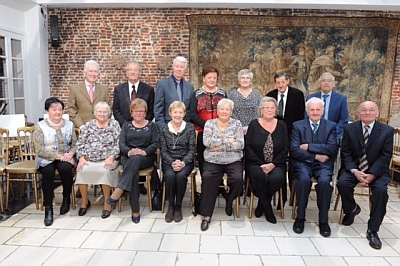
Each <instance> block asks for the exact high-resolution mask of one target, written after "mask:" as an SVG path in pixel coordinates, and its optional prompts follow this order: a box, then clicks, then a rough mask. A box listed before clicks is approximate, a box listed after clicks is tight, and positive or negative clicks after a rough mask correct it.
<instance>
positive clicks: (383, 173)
mask: <svg viewBox="0 0 400 266" xmlns="http://www.w3.org/2000/svg"><path fill="white" fill-rule="evenodd" d="M358 111H359V116H360V121H357V122H354V123H351V124H348V125H346V126H345V127H344V134H343V139H342V145H341V155H342V162H343V164H342V167H341V169H340V172H339V180H338V183H337V188H338V190H339V193H340V195H341V197H342V206H343V211H344V213H345V216H344V218H343V222H342V223H343V225H347V226H348V225H351V224H352V223H353V222H354V217H355V216H356V215H357V214H359V213H360V211H361V208H360V206H358V205H357V204H356V202H355V200H354V187H355V186H356V185H357V184H358V183H361V184H363V185H365V186H366V187H369V188H370V189H371V190H372V195H371V197H370V200H371V210H370V218H369V220H368V229H367V239H368V240H369V245H370V246H371V247H372V248H374V249H380V248H381V247H382V243H381V241H380V239H379V236H378V231H379V227H380V225H381V223H382V221H383V218H384V217H385V214H386V205H387V202H388V198H389V196H388V193H387V186H388V184H389V182H390V170H389V165H390V160H391V158H392V152H393V134H394V129H393V128H392V127H391V126H388V125H386V124H383V123H380V122H378V121H376V120H375V119H376V118H377V117H378V116H379V109H378V106H377V105H376V104H375V103H373V102H370V101H366V102H363V103H361V104H360V106H359V108H358ZM366 126H367V127H366ZM365 142H366V144H365ZM364 154H365V155H366V158H365V156H363V155H364ZM363 157H364V158H363ZM364 159H366V160H364Z"/></svg>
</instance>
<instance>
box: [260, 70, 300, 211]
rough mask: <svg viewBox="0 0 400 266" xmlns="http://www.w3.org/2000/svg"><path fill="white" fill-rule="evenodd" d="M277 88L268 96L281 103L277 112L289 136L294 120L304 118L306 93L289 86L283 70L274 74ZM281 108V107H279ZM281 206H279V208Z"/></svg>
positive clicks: (290, 175)
mask: <svg viewBox="0 0 400 266" xmlns="http://www.w3.org/2000/svg"><path fill="white" fill-rule="evenodd" d="M274 80H275V85H276V89H275V90H272V91H270V92H268V93H267V95H266V96H269V97H272V98H275V99H276V101H277V102H278V107H279V105H280V104H281V109H282V111H281V113H279V110H278V112H277V118H278V119H280V120H283V121H284V122H285V124H286V127H287V130H288V136H289V138H290V135H291V133H292V124H293V122H296V121H299V120H302V119H304V109H305V104H304V94H303V92H302V91H301V90H299V89H296V88H292V87H289V86H288V85H289V82H290V80H289V76H288V75H287V74H286V73H284V72H282V73H277V74H275V76H274ZM278 109H279V108H278ZM288 166H289V169H288V178H289V187H290V189H291V188H292V180H293V163H292V159H291V158H290V157H289V165H288ZM286 199H287V183H286V180H285V185H284V186H283V201H284V202H286ZM279 208H280V206H278V209H279Z"/></svg>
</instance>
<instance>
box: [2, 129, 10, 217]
mask: <svg viewBox="0 0 400 266" xmlns="http://www.w3.org/2000/svg"><path fill="white" fill-rule="evenodd" d="M9 135H10V132H9V131H8V129H5V128H0V176H1V180H0V211H1V212H4V204H3V202H4V201H3V193H4V191H3V182H4V179H3V177H4V176H5V173H6V166H7V165H8V155H9V154H8V152H9V151H8V150H9Z"/></svg>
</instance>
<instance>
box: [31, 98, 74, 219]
mask: <svg viewBox="0 0 400 266" xmlns="http://www.w3.org/2000/svg"><path fill="white" fill-rule="evenodd" d="M44 109H45V110H46V111H47V113H48V115H49V117H48V118H46V119H44V120H42V121H40V122H39V123H37V124H36V125H35V130H34V132H33V141H34V145H35V151H36V168H37V169H38V171H39V172H40V173H41V174H42V189H43V197H44V206H45V211H44V213H45V217H44V224H45V225H46V226H50V225H52V224H53V196H54V178H55V173H56V171H57V172H58V174H59V175H60V178H61V183H62V186H63V201H62V204H61V207H60V214H66V213H67V212H68V211H69V207H70V204H71V198H70V194H71V189H72V183H73V173H72V170H73V167H74V163H75V161H74V154H75V143H76V135H75V131H74V124H73V123H72V122H70V121H68V120H65V119H63V118H62V115H63V110H64V103H63V102H62V101H61V100H59V99H58V98H56V97H50V98H48V99H47V100H46V101H45V103H44Z"/></svg>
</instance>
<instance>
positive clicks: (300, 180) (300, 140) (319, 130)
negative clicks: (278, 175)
mask: <svg viewBox="0 0 400 266" xmlns="http://www.w3.org/2000/svg"><path fill="white" fill-rule="evenodd" d="M306 110H307V114H308V117H309V118H306V119H303V120H301V121H297V122H294V123H293V129H292V136H291V139H290V156H292V158H293V159H294V160H295V162H294V166H293V174H294V176H295V177H296V183H295V187H294V189H295V191H296V199H297V203H298V205H297V217H296V220H295V222H294V224H293V231H294V232H295V233H298V234H301V233H303V231H304V222H305V221H306V219H305V216H306V208H307V204H308V196H309V194H310V191H311V186H312V182H311V178H312V177H314V178H315V179H317V180H318V184H317V185H316V186H315V190H316V192H317V205H318V209H319V217H318V218H319V232H320V234H321V235H322V236H324V237H328V236H330V235H331V228H330V227H329V224H328V211H329V207H330V204H331V197H332V191H333V187H332V185H331V182H332V176H333V165H334V162H335V160H336V155H337V151H338V144H337V142H336V123H334V122H332V121H329V120H325V119H322V114H323V112H324V102H323V101H322V100H321V99H319V98H311V99H310V100H308V101H307V102H306Z"/></svg>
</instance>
